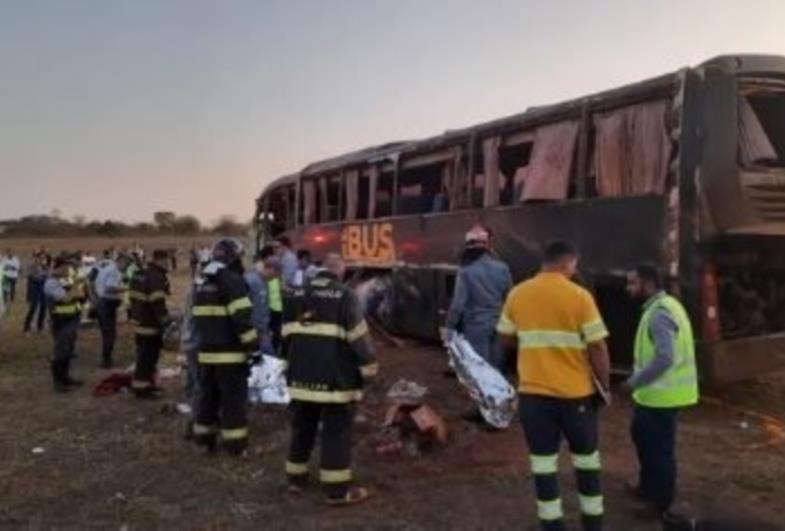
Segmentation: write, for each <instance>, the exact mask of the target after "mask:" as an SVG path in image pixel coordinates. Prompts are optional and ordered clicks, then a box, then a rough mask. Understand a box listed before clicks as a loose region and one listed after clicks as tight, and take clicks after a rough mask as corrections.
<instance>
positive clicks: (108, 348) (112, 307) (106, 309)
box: [96, 299, 120, 362]
mask: <svg viewBox="0 0 785 531" xmlns="http://www.w3.org/2000/svg"><path fill="white" fill-rule="evenodd" d="M119 307H120V301H119V300H115V299H100V300H99V301H98V306H97V308H96V311H97V313H98V327H99V328H100V329H101V339H102V341H103V347H102V349H101V354H102V357H103V360H104V362H111V361H112V353H113V352H114V344H115V341H116V340H117V309H118V308H119Z"/></svg>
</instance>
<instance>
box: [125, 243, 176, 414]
mask: <svg viewBox="0 0 785 531" xmlns="http://www.w3.org/2000/svg"><path fill="white" fill-rule="evenodd" d="M168 265H169V255H167V253H166V251H164V250H160V249H157V250H155V251H153V260H152V262H150V263H148V264H147V265H146V266H145V267H144V268H142V269H140V270H139V271H137V272H136V274H135V275H134V276H133V278H132V279H131V286H130V292H129V293H130V299H131V320H132V321H133V323H134V333H135V339H136V368H135V370H134V376H133V380H132V381H131V389H132V391H133V392H134V394H135V395H136V396H137V398H154V397H156V396H158V395H159V394H160V389H159V388H158V387H157V386H156V384H155V374H156V371H157V369H158V358H159V357H160V356H161V348H162V346H163V339H162V337H163V331H164V329H165V328H166V326H167V324H168V322H169V313H168V311H167V309H166V297H167V296H168V295H169V294H170V289H169V279H168V278H167V276H166V271H167V267H168Z"/></svg>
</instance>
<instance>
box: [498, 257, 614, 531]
mask: <svg viewBox="0 0 785 531" xmlns="http://www.w3.org/2000/svg"><path fill="white" fill-rule="evenodd" d="M577 264H578V253H577V252H576V250H575V249H574V248H573V247H572V245H570V244H569V243H566V242H554V243H552V244H550V245H548V246H547V248H546V250H545V257H544V263H543V268H542V271H541V272H540V273H539V274H538V275H536V276H535V277H534V278H532V279H529V280H527V281H525V282H523V283H521V284H518V285H517V286H516V287H515V288H513V290H512V291H510V294H509V295H508V296H507V301H506V302H505V304H504V309H503V310H502V316H501V318H500V319H499V325H498V331H499V333H500V334H502V335H503V336H504V337H505V338H506V339H507V341H508V342H510V343H511V344H512V345H515V346H517V348H518V389H519V393H520V400H519V406H520V407H519V412H520V417H521V423H522V424H523V431H524V435H525V438H526V442H527V444H528V446H529V458H530V462H531V471H532V474H533V475H534V482H535V486H536V489H537V515H538V517H539V519H540V524H541V526H542V528H543V529H544V530H546V531H557V530H558V531H561V530H563V529H564V518H563V512H562V502H561V495H560V492H559V480H558V477H559V464H558V463H559V447H560V444H561V440H562V437H564V438H566V439H567V442H568V444H569V448H570V452H571V453H572V463H573V466H574V467H575V470H576V475H577V480H578V481H577V483H578V501H579V504H580V509H581V513H582V521H583V527H584V529H586V530H598V529H601V528H602V519H603V498H602V490H601V486H600V469H601V467H600V454H599V451H598V448H597V443H598V433H597V432H598V426H597V416H598V415H597V411H596V409H595V400H594V399H593V395H594V394H595V392H596V391H597V388H596V384H595V383H594V381H595V378H594V377H593V375H594V376H596V379H597V380H599V382H600V385H602V387H603V388H605V389H607V388H608V385H609V380H610V361H609V359H608V351H607V348H606V346H605V337H607V336H608V330H607V329H606V327H605V324H604V323H603V320H602V318H601V317H600V313H599V311H598V310H597V305H596V303H595V301H594V298H593V297H592V295H591V294H590V293H589V292H588V291H586V290H585V289H583V288H582V287H580V286H578V285H577V284H575V283H573V282H572V281H571V278H573V277H574V276H575V273H576V271H577Z"/></svg>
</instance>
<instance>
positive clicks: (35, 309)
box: [24, 286, 46, 332]
mask: <svg viewBox="0 0 785 531" xmlns="http://www.w3.org/2000/svg"><path fill="white" fill-rule="evenodd" d="M27 304H28V306H27V315H26V316H25V327H24V331H25V332H29V331H30V327H31V326H33V319H35V320H36V326H37V328H38V331H39V332H40V331H41V330H43V329H44V322H45V321H46V298H45V297H44V288H43V286H42V287H41V288H40V289H38V288H36V291H34V292H32V293H30V294H29V296H28V303H27ZM36 314H37V317H36Z"/></svg>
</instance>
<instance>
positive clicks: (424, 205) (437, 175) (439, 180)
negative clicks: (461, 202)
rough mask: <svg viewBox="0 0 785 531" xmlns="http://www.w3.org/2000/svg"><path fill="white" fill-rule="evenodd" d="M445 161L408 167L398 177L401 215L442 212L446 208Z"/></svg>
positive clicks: (399, 211)
mask: <svg viewBox="0 0 785 531" xmlns="http://www.w3.org/2000/svg"><path fill="white" fill-rule="evenodd" d="M444 166H445V162H443V161H442V162H435V163H431V164H426V165H423V166H416V167H413V168H408V169H406V170H404V171H402V172H401V174H400V175H399V178H398V212H397V214H400V215H411V214H427V213H430V212H434V211H437V212H440V211H442V210H443V209H444V208H445V204H444V199H443V198H444V196H445V195H446V193H445V187H444V182H443V180H444Z"/></svg>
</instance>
